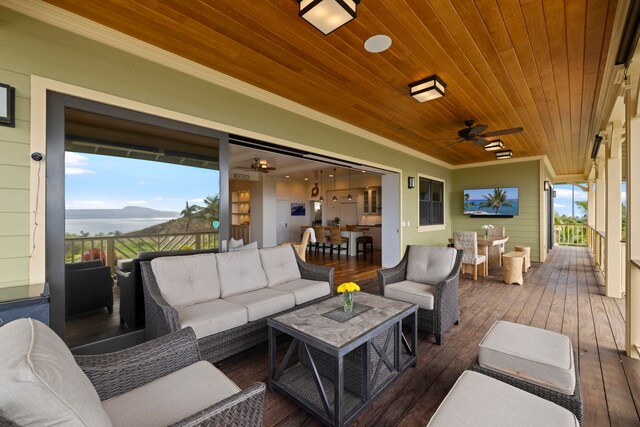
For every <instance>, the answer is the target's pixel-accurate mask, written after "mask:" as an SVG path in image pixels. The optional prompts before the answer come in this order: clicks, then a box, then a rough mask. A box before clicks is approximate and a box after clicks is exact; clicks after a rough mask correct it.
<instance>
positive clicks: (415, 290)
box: [384, 280, 436, 310]
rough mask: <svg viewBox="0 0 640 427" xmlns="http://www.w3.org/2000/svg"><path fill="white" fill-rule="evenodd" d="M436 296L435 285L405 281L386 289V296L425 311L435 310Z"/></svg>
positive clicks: (388, 286)
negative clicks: (416, 305)
mask: <svg viewBox="0 0 640 427" xmlns="http://www.w3.org/2000/svg"><path fill="white" fill-rule="evenodd" d="M435 294H436V287H435V286H434V285H427V284H425V283H417V282H412V281H411V280H403V281H402V282H397V283H392V284H390V285H387V286H385V287H384V296H385V297H387V298H393V299H397V300H400V301H405V302H410V303H413V304H418V307H420V308H424V309H425V310H433V303H434V298H435Z"/></svg>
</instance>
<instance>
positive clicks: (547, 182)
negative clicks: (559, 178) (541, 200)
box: [544, 181, 549, 191]
mask: <svg viewBox="0 0 640 427" xmlns="http://www.w3.org/2000/svg"><path fill="white" fill-rule="evenodd" d="M544 191H549V181H545V182H544Z"/></svg>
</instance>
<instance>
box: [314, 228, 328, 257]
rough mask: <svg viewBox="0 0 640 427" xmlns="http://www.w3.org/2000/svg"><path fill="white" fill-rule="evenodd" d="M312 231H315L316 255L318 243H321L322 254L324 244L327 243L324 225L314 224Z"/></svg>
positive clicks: (318, 247)
mask: <svg viewBox="0 0 640 427" xmlns="http://www.w3.org/2000/svg"><path fill="white" fill-rule="evenodd" d="M313 231H315V233H316V255H318V251H319V250H320V245H322V255H323V256H324V249H325V244H326V243H327V237H326V236H325V235H324V227H322V226H315V227H313Z"/></svg>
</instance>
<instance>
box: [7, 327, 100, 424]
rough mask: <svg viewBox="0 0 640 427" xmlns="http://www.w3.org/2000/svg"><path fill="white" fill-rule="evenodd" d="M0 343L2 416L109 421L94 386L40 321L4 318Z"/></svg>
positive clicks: (30, 421)
mask: <svg viewBox="0 0 640 427" xmlns="http://www.w3.org/2000/svg"><path fill="white" fill-rule="evenodd" d="M0 343H2V348H3V350H2V351H0V384H2V386H0V414H2V416H3V417H4V418H6V419H8V420H11V421H13V422H14V423H16V424H18V425H38V426H50V425H60V426H62V425H64V426H110V425H111V422H110V421H109V417H108V416H107V414H106V412H105V411H104V410H103V409H102V405H101V404H100V398H99V397H98V393H97V392H96V390H95V389H94V388H93V385H92V384H91V382H90V381H89V379H88V378H87V376H86V375H85V374H84V372H82V370H81V369H80V367H79V366H78V365H77V364H76V362H75V360H74V358H73V356H72V355H71V352H70V351H69V349H68V348H67V346H66V345H65V343H64V342H63V341H62V340H61V339H60V337H58V335H56V334H55V332H53V331H52V330H51V329H49V328H48V327H47V326H46V325H45V324H43V323H41V322H39V321H37V320H33V319H19V320H15V321H13V322H9V323H7V324H6V325H4V326H3V327H1V328H0ZM7 350H10V351H7Z"/></svg>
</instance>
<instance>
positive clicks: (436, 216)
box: [418, 176, 444, 231]
mask: <svg viewBox="0 0 640 427" xmlns="http://www.w3.org/2000/svg"><path fill="white" fill-rule="evenodd" d="M419 180H420V182H419V187H418V188H419V193H418V194H419V195H418V197H419V200H418V202H419V209H420V227H427V226H433V225H436V226H443V225H444V182H443V181H438V180H436V179H433V178H428V177H423V176H420V177H419ZM431 229H434V228H432V227H429V228H421V231H424V230H431ZM437 229H442V227H437Z"/></svg>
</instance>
